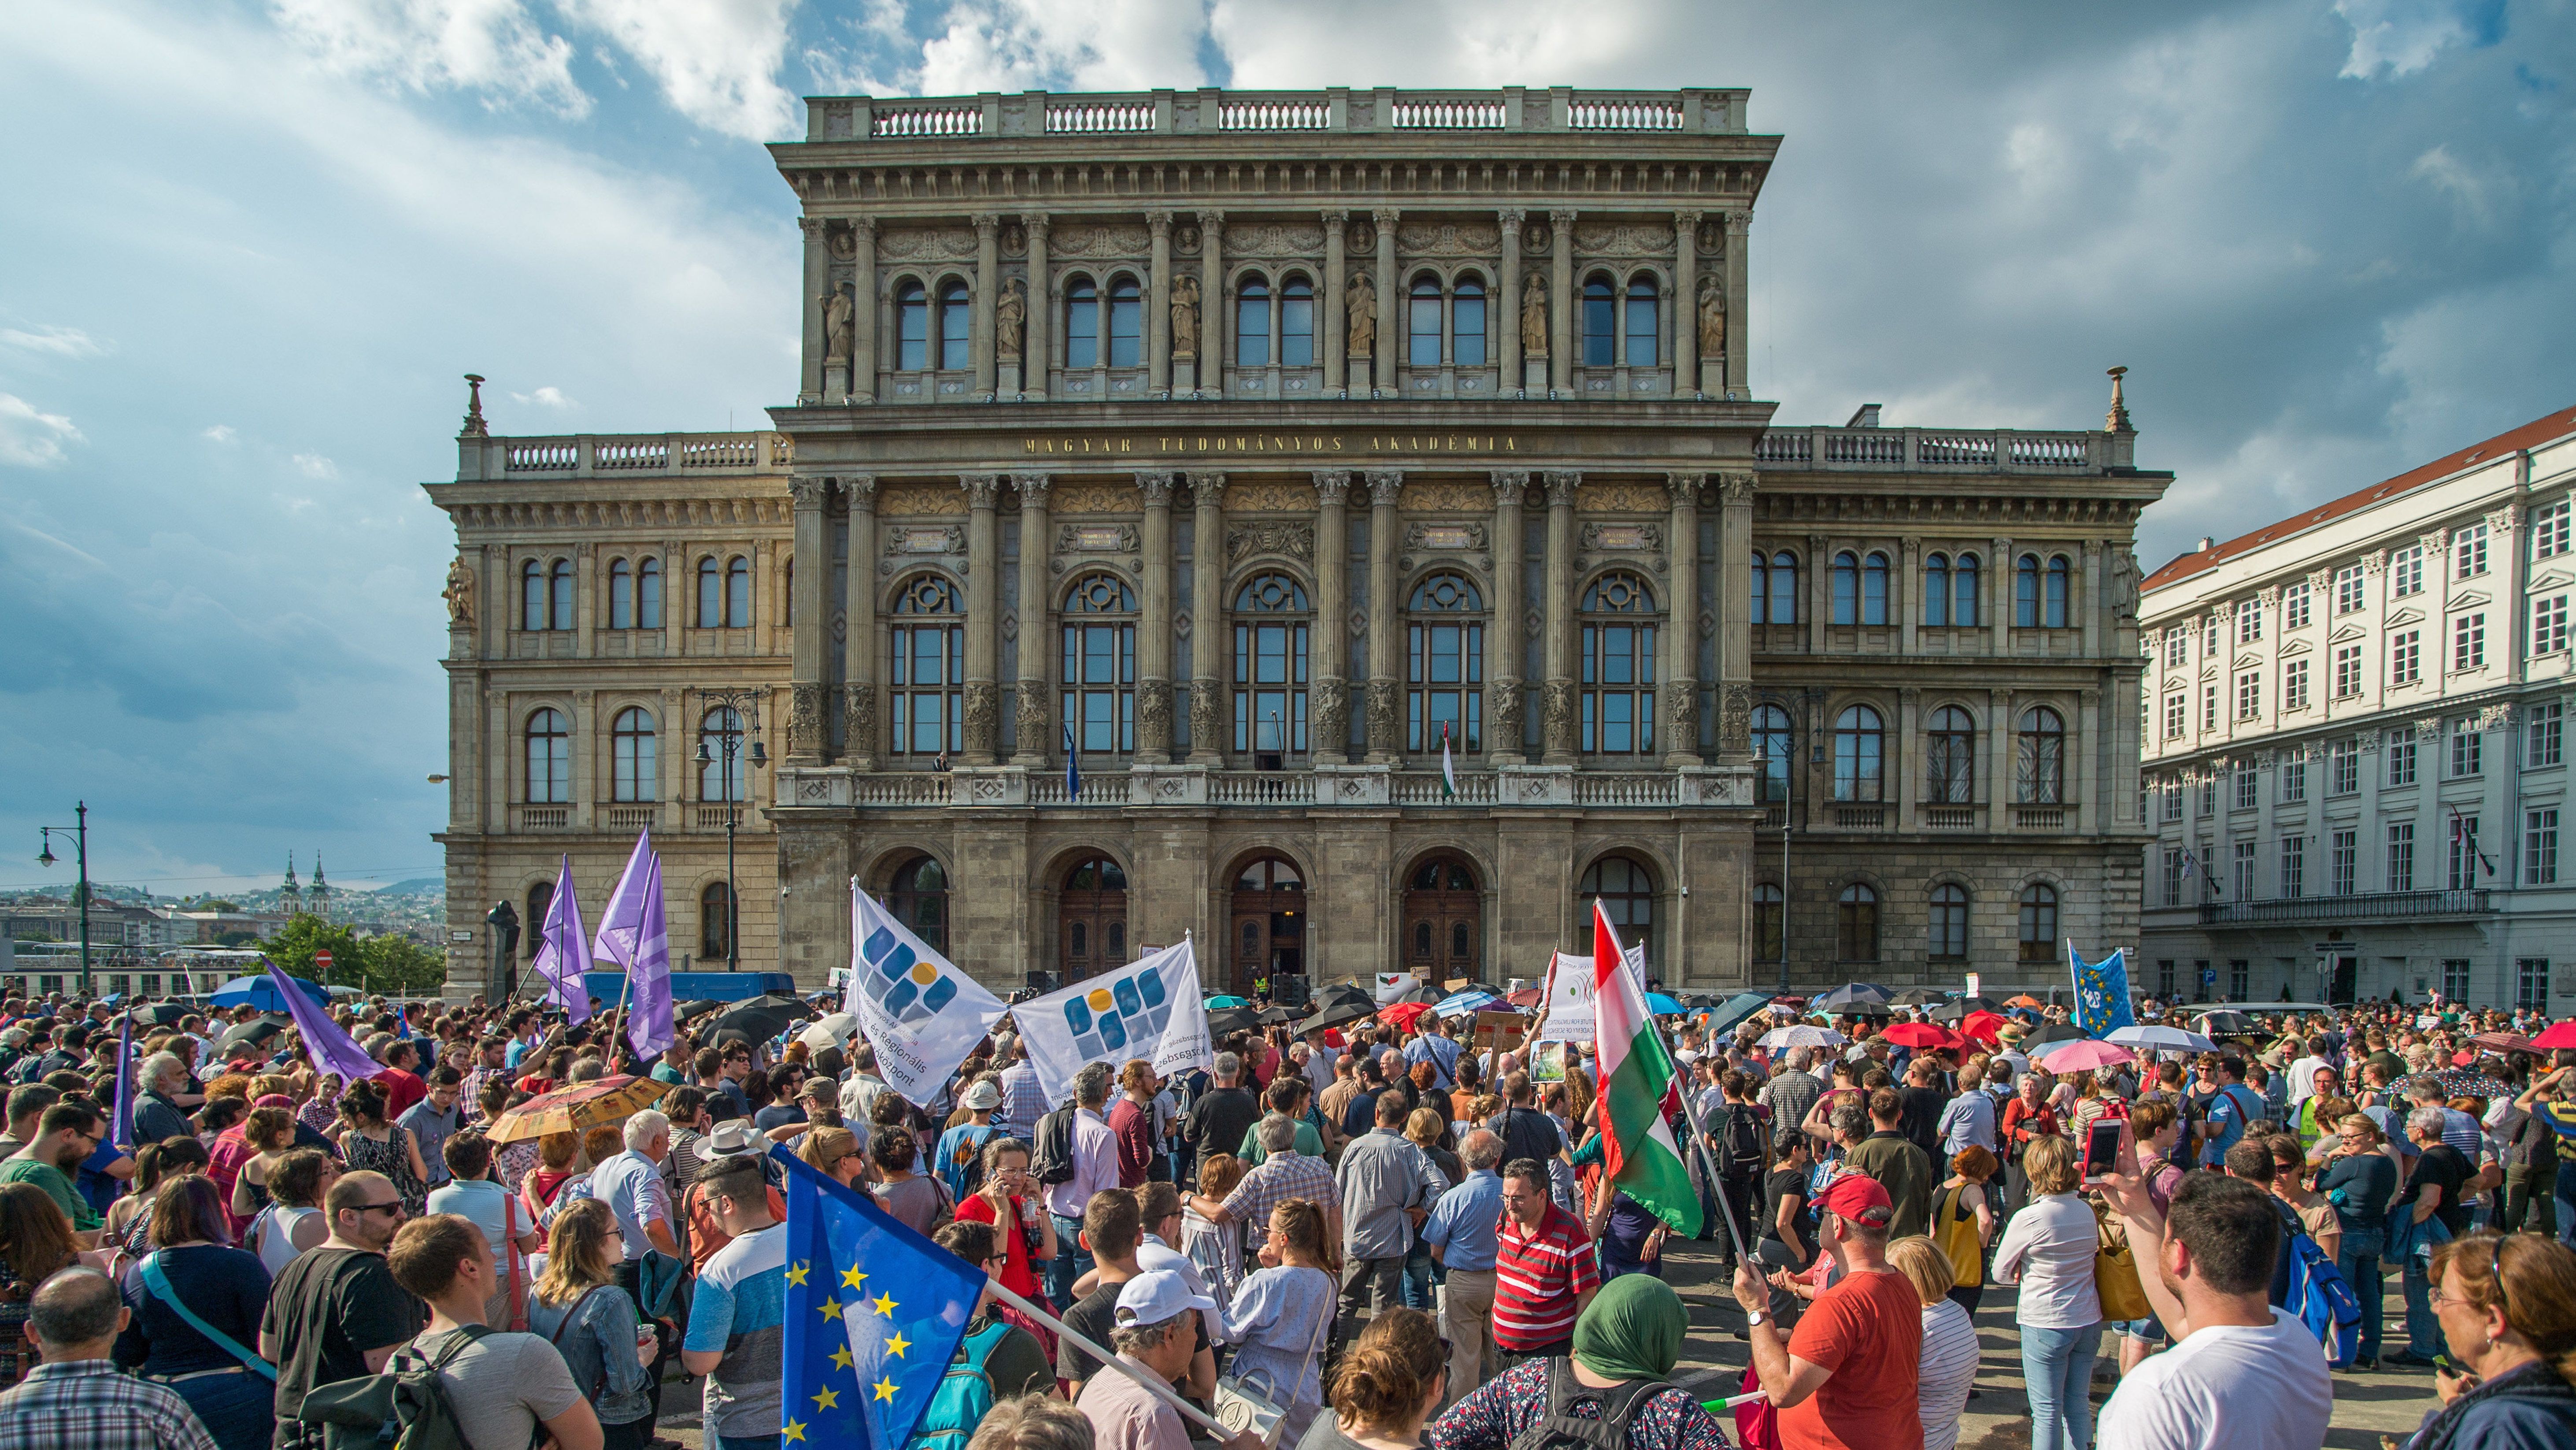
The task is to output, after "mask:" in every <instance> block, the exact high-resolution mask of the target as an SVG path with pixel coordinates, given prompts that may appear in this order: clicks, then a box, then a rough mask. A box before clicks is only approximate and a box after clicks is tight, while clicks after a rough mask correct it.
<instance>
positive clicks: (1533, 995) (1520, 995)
mask: <svg viewBox="0 0 2576 1450" xmlns="http://www.w3.org/2000/svg"><path fill="white" fill-rule="evenodd" d="M1538 999H1539V993H1538V988H1536V987H1523V988H1521V989H1520V990H1519V991H1517V992H1514V993H1512V994H1511V995H1510V996H1509V997H1507V998H1505V999H1504V1000H1505V1001H1508V1002H1510V1003H1511V1004H1512V1005H1513V1006H1515V1007H1535V1006H1537V1005H1538Z"/></svg>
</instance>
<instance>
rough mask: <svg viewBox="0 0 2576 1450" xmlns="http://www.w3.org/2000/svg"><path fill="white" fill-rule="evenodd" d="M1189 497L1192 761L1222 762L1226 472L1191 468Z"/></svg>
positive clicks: (1194, 763)
mask: <svg viewBox="0 0 2576 1450" xmlns="http://www.w3.org/2000/svg"><path fill="white" fill-rule="evenodd" d="M1190 502H1191V503H1193V504H1194V505H1196V506H1197V514H1196V517H1195V518H1194V520H1193V521H1192V523H1191V526H1190V763H1191V764H1193V765H1223V764H1224V763H1225V746H1224V744H1223V743H1222V739H1221V737H1220V734H1219V732H1220V731H1221V730H1223V728H1224V726H1223V723H1222V722H1223V720H1224V715H1225V711H1224V709H1223V704H1224V702H1223V701H1222V700H1221V699H1220V698H1219V694H1218V682H1219V681H1220V679H1222V676H1221V675H1220V674H1219V671H1220V670H1221V669H1222V668H1223V664H1224V660H1225V644H1226V641H1225V475H1224V474H1222V473H1192V474H1191V475H1190Z"/></svg>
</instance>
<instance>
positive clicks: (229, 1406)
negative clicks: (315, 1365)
mask: <svg viewBox="0 0 2576 1450" xmlns="http://www.w3.org/2000/svg"><path fill="white" fill-rule="evenodd" d="M151 1245H152V1252H151V1254H150V1255H149V1256H148V1257H146V1258H145V1259H144V1261H143V1264H142V1266H141V1267H139V1268H138V1269H137V1271H136V1272H135V1273H134V1274H132V1275H130V1276H128V1278H127V1280H126V1284H125V1304H126V1307H127V1308H128V1309H130V1310H131V1311H133V1315H132V1318H131V1319H130V1320H128V1322H127V1324H126V1327H125V1330H124V1332H123V1333H121V1334H119V1335H118V1336H117V1339H116V1349H115V1357H116V1362H117V1363H118V1364H119V1365H121V1366H123V1367H125V1368H127V1369H131V1370H137V1371H139V1372H140V1373H141V1374H142V1375H143V1377H144V1378H146V1379H149V1380H157V1381H159V1382H160V1383H162V1384H164V1385H167V1386H168V1387H169V1388H170V1389H171V1390H172V1391H173V1392H175V1393H176V1394H177V1395H178V1396H179V1397H180V1398H181V1399H184V1400H186V1401H187V1402H188V1408H189V1409H191V1410H194V1411H195V1412H196V1414H197V1418H198V1420H199V1421H201V1422H203V1423H204V1425H205V1427H206V1433H208V1434H210V1435H212V1436H214V1438H215V1444H216V1445H217V1446H218V1447H220V1450H261V1447H263V1446H265V1445H267V1444H268V1443H269V1436H270V1435H271V1433H272V1432H273V1431H274V1430H275V1428H276V1386H275V1385H274V1384H273V1383H272V1382H271V1381H270V1380H269V1379H268V1378H267V1377H266V1376H264V1375H261V1374H259V1373H258V1372H256V1371H254V1370H252V1369H251V1368H250V1367H249V1366H248V1364H247V1363H246V1362H245V1361H244V1360H242V1359H241V1358H240V1357H239V1356H238V1355H235V1354H234V1353H233V1352H232V1351H231V1350H229V1349H226V1348H224V1346H223V1345H222V1344H221V1343H220V1342H218V1341H216V1340H214V1339H211V1338H209V1337H207V1336H206V1335H205V1334H203V1333H201V1332H200V1331H199V1330H198V1329H197V1327H196V1326H195V1325H194V1324H192V1323H190V1322H189V1320H188V1316H187V1315H186V1314H182V1313H181V1312H180V1311H179V1307H178V1306H179V1305H181V1304H184V1305H186V1306H187V1308H188V1313H189V1314H193V1315H195V1316H196V1318H197V1319H199V1320H201V1321H203V1322H204V1323H205V1324H207V1325H208V1326H210V1327H212V1328H213V1329H215V1330H217V1331H219V1332H221V1333H222V1334H224V1335H226V1336H229V1337H230V1338H231V1339H232V1341H233V1342H234V1343H235V1344H238V1345H240V1346H242V1347H243V1348H245V1349H247V1348H248V1347H249V1346H251V1345H254V1344H257V1343H258V1342H259V1324H260V1319H261V1317H262V1316H263V1315H264V1314H265V1313H266V1312H267V1309H268V1270H267V1269H265V1268H262V1267H261V1266H260V1262H259V1258H258V1256H257V1255H255V1254H251V1253H247V1252H245V1251H243V1250H241V1249H237V1248H235V1247H233V1246H232V1232H231V1229H230V1226H229V1225H228V1223H227V1221H226V1219H225V1217H224V1208H223V1204H222V1203H221V1202H220V1201H219V1200H218V1199H217V1197H216V1195H215V1185H214V1184H213V1182H212V1181H210V1180H208V1179H207V1178H206V1177H204V1176H203V1175H201V1174H196V1173H182V1174H179V1175H177V1176H175V1177H172V1178H170V1179H168V1180H167V1181H165V1182H163V1183H162V1185H161V1187H160V1188H159V1190H158V1191H156V1192H155V1193H154V1194H153V1195H152V1230H151Z"/></svg>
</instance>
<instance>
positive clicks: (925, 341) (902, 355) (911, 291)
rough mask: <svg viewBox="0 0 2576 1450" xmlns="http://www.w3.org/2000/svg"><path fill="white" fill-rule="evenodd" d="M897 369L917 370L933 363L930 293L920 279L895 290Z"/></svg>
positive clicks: (912, 371)
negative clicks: (923, 286)
mask: <svg viewBox="0 0 2576 1450" xmlns="http://www.w3.org/2000/svg"><path fill="white" fill-rule="evenodd" d="M894 336H895V362H894V365H895V368H896V370H898V371H900V372H907V373H917V372H920V371H921V370H922V369H924V368H926V367H929V366H930V294H928V293H926V292H924V291H922V290H921V284H920V283H918V282H906V283H904V284H903V285H901V286H899V287H897V288H895V289H894Z"/></svg>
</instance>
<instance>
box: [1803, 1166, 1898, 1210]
mask: <svg viewBox="0 0 2576 1450" xmlns="http://www.w3.org/2000/svg"><path fill="white" fill-rule="evenodd" d="M1808 1203H1809V1205H1810V1206H1812V1207H1815V1208H1821V1209H1823V1210H1824V1211H1825V1212H1827V1213H1831V1214H1838V1215H1840V1216H1841V1217H1844V1218H1858V1217H1860V1216H1861V1215H1862V1214H1864V1213H1867V1212H1869V1211H1870V1210H1871V1209H1873V1208H1884V1209H1887V1210H1889V1211H1890V1212H1891V1213H1892V1212H1893V1211H1894V1210H1895V1207H1896V1200H1894V1199H1892V1198H1889V1197H1888V1196H1887V1185H1886V1184H1884V1183H1881V1182H1879V1181H1878V1180H1877V1179H1875V1178H1872V1177H1870V1176H1869V1175H1868V1174H1866V1173H1846V1174H1844V1175H1843V1176H1842V1177H1840V1178H1837V1179H1835V1180H1834V1181H1833V1182H1831V1183H1828V1184H1826V1185H1825V1191H1824V1192H1822V1193H1819V1194H1817V1195H1816V1196H1815V1197H1814V1198H1811V1199H1809V1200H1808Z"/></svg>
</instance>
